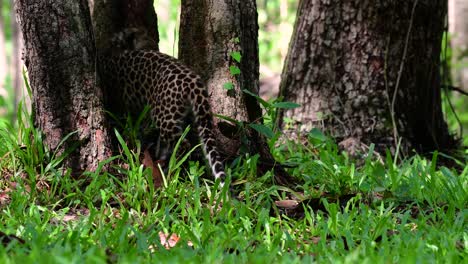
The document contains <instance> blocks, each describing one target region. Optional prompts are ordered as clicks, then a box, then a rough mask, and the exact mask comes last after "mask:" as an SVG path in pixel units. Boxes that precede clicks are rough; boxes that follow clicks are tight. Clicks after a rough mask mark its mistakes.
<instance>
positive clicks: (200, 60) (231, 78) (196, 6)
mask: <svg viewBox="0 0 468 264" xmlns="http://www.w3.org/2000/svg"><path fill="white" fill-rule="evenodd" d="M179 39H180V41H179V58H180V59H181V60H182V61H183V62H184V64H186V65H188V66H189V67H191V68H192V69H193V70H195V72H197V73H198V74H200V76H201V77H202V79H204V81H205V83H206V85H207V87H208V91H209V94H210V96H211V97H210V104H211V107H212V111H213V112H214V113H217V114H220V115H223V116H227V117H230V118H233V119H236V120H238V121H241V122H245V123H258V122H261V121H262V112H261V109H260V106H259V104H258V102H257V101H256V99H255V98H254V97H252V96H250V95H248V94H246V93H244V92H242V89H247V90H249V91H250V92H252V93H254V94H258V90H259V81H258V78H259V60H258V22H257V7H256V2H255V1H253V0H247V1H240V0H235V1H210V0H183V1H182V8H181V21H180V38H179ZM235 52H239V53H240V54H241V55H242V58H241V60H240V63H239V62H237V61H236V60H235V59H234V58H233V57H232V56H231V55H232V54H233V53H235ZM230 67H238V68H239V69H240V73H238V74H234V75H233V74H232V73H231V72H230ZM226 83H230V84H232V86H231V88H232V89H230V90H226V89H224V88H223V87H225V84H226ZM215 127H216V131H215V135H216V137H217V139H218V140H219V142H220V145H221V146H220V149H221V150H222V151H223V152H225V153H226V154H227V155H228V156H238V154H239V151H240V148H241V146H242V143H243V142H241V140H240V138H239V137H238V134H237V131H236V128H235V127H233V126H232V124H229V123H227V122H226V121H224V120H221V119H219V118H217V119H215ZM247 138H248V140H249V142H250V143H249V144H248V147H249V148H250V149H249V151H250V152H251V153H254V152H259V153H260V156H261V158H262V159H264V160H266V161H269V162H274V160H273V158H272V156H271V154H270V152H269V150H268V146H267V145H266V143H265V140H264V139H263V138H262V137H261V136H260V135H259V134H257V133H255V132H254V131H248V132H247ZM276 179H277V180H278V181H279V182H280V183H282V184H287V182H288V181H290V179H289V177H288V176H287V175H286V174H285V173H284V171H277V177H276Z"/></svg>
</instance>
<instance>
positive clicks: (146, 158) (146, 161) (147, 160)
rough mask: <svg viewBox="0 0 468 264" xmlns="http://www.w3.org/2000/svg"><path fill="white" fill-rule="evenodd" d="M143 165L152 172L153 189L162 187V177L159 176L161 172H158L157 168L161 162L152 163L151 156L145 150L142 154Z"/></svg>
mask: <svg viewBox="0 0 468 264" xmlns="http://www.w3.org/2000/svg"><path fill="white" fill-rule="evenodd" d="M142 163H143V165H144V166H145V167H149V168H151V170H152V171H153V174H152V175H153V184H154V188H155V189H158V188H160V187H161V186H162V185H163V177H162V175H161V171H160V170H159V167H158V164H160V163H161V161H159V160H158V161H156V162H153V159H152V158H151V155H150V153H149V151H148V150H147V149H146V150H145V151H144V152H143V162H142Z"/></svg>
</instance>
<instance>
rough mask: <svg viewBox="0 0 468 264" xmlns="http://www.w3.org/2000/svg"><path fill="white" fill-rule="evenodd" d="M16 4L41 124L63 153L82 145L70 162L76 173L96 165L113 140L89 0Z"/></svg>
mask: <svg viewBox="0 0 468 264" xmlns="http://www.w3.org/2000/svg"><path fill="white" fill-rule="evenodd" d="M15 9H16V12H17V14H18V19H19V24H20V26H21V29H22V32H23V37H24V45H25V64H26V67H27V68H28V74H29V80H30V84H31V88H32V93H33V105H34V112H35V125H36V126H37V127H38V128H40V129H41V130H42V131H43V133H44V134H45V138H44V143H45V145H46V146H47V148H48V149H49V150H50V151H52V152H56V153H58V154H61V153H64V152H65V150H70V149H72V148H75V147H76V148H75V149H74V151H73V152H71V153H70V154H69V155H68V156H67V157H66V159H65V162H64V166H65V167H66V168H71V170H72V173H73V175H79V174H81V173H82V172H83V171H93V170H95V169H96V168H97V166H98V162H99V161H102V160H104V159H106V158H108V157H109V156H110V140H109V133H108V130H107V128H106V127H105V118H104V112H103V111H102V92H101V87H100V85H99V83H98V81H97V80H96V75H95V72H96V71H95V67H94V65H95V59H94V58H95V49H94V39H93V35H92V30H91V20H90V16H89V9H88V3H87V2H86V0H79V1H59V2H56V1H49V0H17V1H16V2H15ZM75 131H76V133H75V134H74V135H73V136H71V137H70V138H69V139H68V140H67V141H66V142H65V143H64V144H63V145H60V142H61V140H62V139H64V137H65V136H67V135H68V134H70V133H72V132H75Z"/></svg>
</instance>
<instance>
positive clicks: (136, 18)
mask: <svg viewBox="0 0 468 264" xmlns="http://www.w3.org/2000/svg"><path fill="white" fill-rule="evenodd" d="M89 5H90V6H92V7H93V13H92V17H93V26H94V34H95V36H96V48H97V50H98V53H99V54H107V53H111V52H113V51H114V50H113V49H114V48H115V47H113V45H112V39H113V38H114V37H115V36H116V34H119V33H122V32H123V31H125V30H128V29H138V30H140V31H144V32H145V33H146V36H145V38H146V39H144V40H139V39H137V40H136V41H147V39H151V47H148V45H146V47H147V48H151V49H155V50H158V43H159V34H158V19H157V16H156V13H155V11H154V8H153V0H143V1H142V0H114V1H105V0H89Z"/></svg>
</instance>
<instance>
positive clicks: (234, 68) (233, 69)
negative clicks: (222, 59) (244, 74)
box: [229, 66, 241, 75]
mask: <svg viewBox="0 0 468 264" xmlns="http://www.w3.org/2000/svg"><path fill="white" fill-rule="evenodd" d="M229 71H230V72H231V75H238V74H240V73H241V70H240V69H239V67H237V66H230V67H229Z"/></svg>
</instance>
